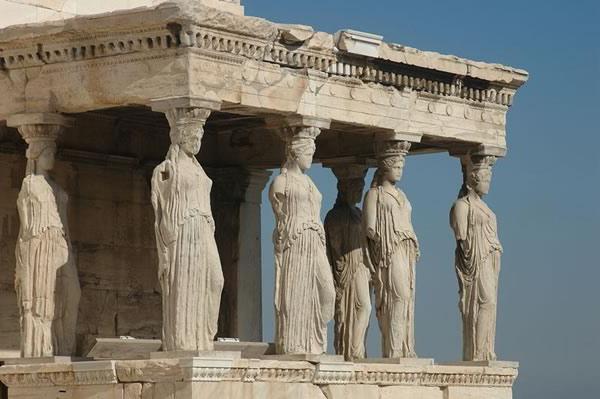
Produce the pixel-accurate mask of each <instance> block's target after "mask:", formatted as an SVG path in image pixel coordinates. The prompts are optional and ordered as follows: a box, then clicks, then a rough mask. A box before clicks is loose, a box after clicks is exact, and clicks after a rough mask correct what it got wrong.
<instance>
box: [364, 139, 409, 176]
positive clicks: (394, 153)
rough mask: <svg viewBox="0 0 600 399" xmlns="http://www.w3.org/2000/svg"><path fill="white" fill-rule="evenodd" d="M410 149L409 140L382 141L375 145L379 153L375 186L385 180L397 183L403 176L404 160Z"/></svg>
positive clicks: (377, 153)
mask: <svg viewBox="0 0 600 399" xmlns="http://www.w3.org/2000/svg"><path fill="white" fill-rule="evenodd" d="M409 150H410V142H408V141H382V142H378V143H377V145H376V147H375V152H376V155H377V172H376V173H375V176H374V178H373V186H374V185H381V184H382V183H383V182H384V181H388V182H390V183H391V184H396V182H397V181H399V180H400V179H401V178H402V173H403V171H404V160H405V158H406V154H408V151H409Z"/></svg>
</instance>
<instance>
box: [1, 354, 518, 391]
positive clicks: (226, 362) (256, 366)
mask: <svg viewBox="0 0 600 399" xmlns="http://www.w3.org/2000/svg"><path fill="white" fill-rule="evenodd" d="M158 366H160V367H158ZM158 366H157V363H156V361H141V360H137V361H114V360H113V361H96V362H74V363H67V364H46V365H40V364H36V365H18V366H3V367H1V368H0V380H1V381H2V382H3V383H4V384H6V385H7V386H9V387H42V386H73V385H90V384H116V383H125V382H126V383H131V382H147V381H154V378H155V377H156V376H157V375H161V377H160V378H161V381H168V380H169V378H172V379H173V380H181V379H183V381H213V382H214V381H243V382H254V381H264V382H283V383H313V384H315V385H330V384H367V385H379V386H392V385H409V386H483V387H511V386H512V385H513V384H514V382H515V379H516V378H517V374H518V373H517V369H516V368H510V367H464V366H438V365H434V366H425V367H414V366H401V365H397V364H376V363H374V364H354V363H350V362H325V363H317V364H316V365H314V364H311V363H310V362H304V361H274V360H257V359H239V360H231V359H199V358H192V359H179V360H177V359H170V360H169V361H168V362H167V363H164V364H163V365H162V366H161V365H160V364H159V365H158ZM161 368H164V371H163V372H160V369H161ZM117 369H118V370H119V373H118V376H117V372H116V370H117ZM169 375H170V376H171V377H169Z"/></svg>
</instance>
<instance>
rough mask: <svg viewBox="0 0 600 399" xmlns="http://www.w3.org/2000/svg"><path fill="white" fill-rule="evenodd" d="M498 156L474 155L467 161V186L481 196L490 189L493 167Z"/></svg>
mask: <svg viewBox="0 0 600 399" xmlns="http://www.w3.org/2000/svg"><path fill="white" fill-rule="evenodd" d="M495 163H496V157H494V156H489V155H472V156H469V157H468V162H467V186H468V187H469V188H470V189H472V190H473V191H475V192H476V193H477V194H478V195H479V196H480V197H482V196H484V195H486V194H487V193H488V192H489V191H490V184H491V182H492V167H493V166H494V164H495Z"/></svg>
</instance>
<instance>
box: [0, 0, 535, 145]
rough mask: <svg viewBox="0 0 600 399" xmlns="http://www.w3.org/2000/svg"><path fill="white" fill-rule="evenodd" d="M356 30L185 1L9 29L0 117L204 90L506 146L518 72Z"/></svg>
mask: <svg viewBox="0 0 600 399" xmlns="http://www.w3.org/2000/svg"><path fill="white" fill-rule="evenodd" d="M347 32H352V34H348V33H347ZM361 35H362V36H365V35H366V34H363V33H361V32H354V31H343V32H338V34H336V35H335V36H334V35H330V34H328V33H323V32H313V31H312V28H310V27H305V26H297V25H282V24H276V23H273V22H270V21H267V20H264V19H261V18H255V17H246V16H241V15H234V14H230V13H227V12H223V11H219V10H216V9H213V8H210V7H206V6H202V5H193V4H192V5H188V6H186V5H177V4H163V5H161V6H159V7H156V8H139V9H134V10H126V11H119V12H114V13H108V14H101V15H97V16H91V17H76V18H72V19H69V20H65V21H61V22H53V23H44V24H35V25H24V26H14V27H9V28H6V29H3V30H0V88H1V89H2V91H3V92H4V93H7V96H6V97H5V98H4V99H3V100H0V119H6V118H7V117H8V116H9V115H10V114H12V113H18V112H23V111H58V112H65V113H75V112H85V111H91V110H95V109H103V108H110V107H119V106H127V105H131V104H137V105H146V106H147V105H150V104H151V103H152V101H154V100H156V99H157V98H161V97H165V96H183V97H185V96H199V97H203V96H206V97H207V98H210V99H211V100H219V101H222V103H223V105H222V109H223V110H225V111H227V112H231V113H239V114H242V115H245V114H249V115H258V114H268V113H273V114H300V115H306V116H315V117H320V118H326V119H330V120H332V121H333V122H334V123H336V124H341V125H342V128H341V131H347V132H361V131H365V129H367V130H368V129H369V128H370V129H372V131H378V130H384V131H385V130H390V131H403V132H411V133H413V134H420V135H422V136H423V137H424V140H423V142H424V143H428V142H431V143H438V144H439V143H446V142H447V141H454V140H456V141H459V142H472V143H476V144H488V145H497V146H505V145H506V141H505V124H506V123H505V122H506V112H507V110H508V108H509V106H510V105H511V104H512V99H513V96H514V94H515V92H516V90H517V89H518V87H519V86H520V85H522V84H523V83H524V82H525V81H526V79H527V72H525V71H522V70H517V69H514V68H510V67H504V66H501V65H498V64H486V63H481V62H475V61H469V60H464V59H460V58H458V57H454V56H444V55H440V54H437V53H430V52H420V51H418V50H415V49H410V48H407V47H402V46H399V45H394V44H387V43H384V42H383V41H381V42H378V40H377V38H376V37H375V39H373V38H369V37H367V39H364V37H363V39H364V40H365V43H366V45H367V46H374V47H372V48H370V49H369V50H368V51H366V52H365V50H364V46H363V47H360V46H358V47H357V46H352V45H350V44H352V43H350V44H349V43H345V42H344V41H348V40H350V41H352V40H363V39H361ZM366 36H369V35H366ZM370 36H373V37H374V35H370ZM356 49H359V50H356Z"/></svg>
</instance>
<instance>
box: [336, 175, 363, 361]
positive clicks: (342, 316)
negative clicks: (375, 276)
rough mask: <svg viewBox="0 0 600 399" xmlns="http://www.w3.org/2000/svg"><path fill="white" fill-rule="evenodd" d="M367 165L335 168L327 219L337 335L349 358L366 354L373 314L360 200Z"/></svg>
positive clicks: (342, 352)
mask: <svg viewBox="0 0 600 399" xmlns="http://www.w3.org/2000/svg"><path fill="white" fill-rule="evenodd" d="M365 172H366V167H364V166H361V165H345V166H338V167H334V168H333V173H334V174H335V176H336V177H337V178H338V196H337V200H336V202H335V205H334V207H333V209H331V210H330V211H329V212H328V213H327V217H326V218H325V235H326V237H327V256H328V258H329V263H330V264H331V268H332V270H333V280H334V284H335V291H336V298H335V316H334V319H335V338H334V346H335V351H336V353H337V354H338V355H344V357H345V359H346V360H348V361H351V360H353V359H362V358H364V357H365V356H366V350H365V337H366V333H367V327H368V326H369V317H370V315H371V297H370V292H369V282H370V280H371V273H370V271H369V269H368V268H367V266H366V265H365V262H364V257H363V242H364V240H363V234H362V213H361V211H360V209H358V208H357V207H356V203H357V202H359V201H360V199H361V196H362V192H363V188H364V185H365V184H364V177H365Z"/></svg>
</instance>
